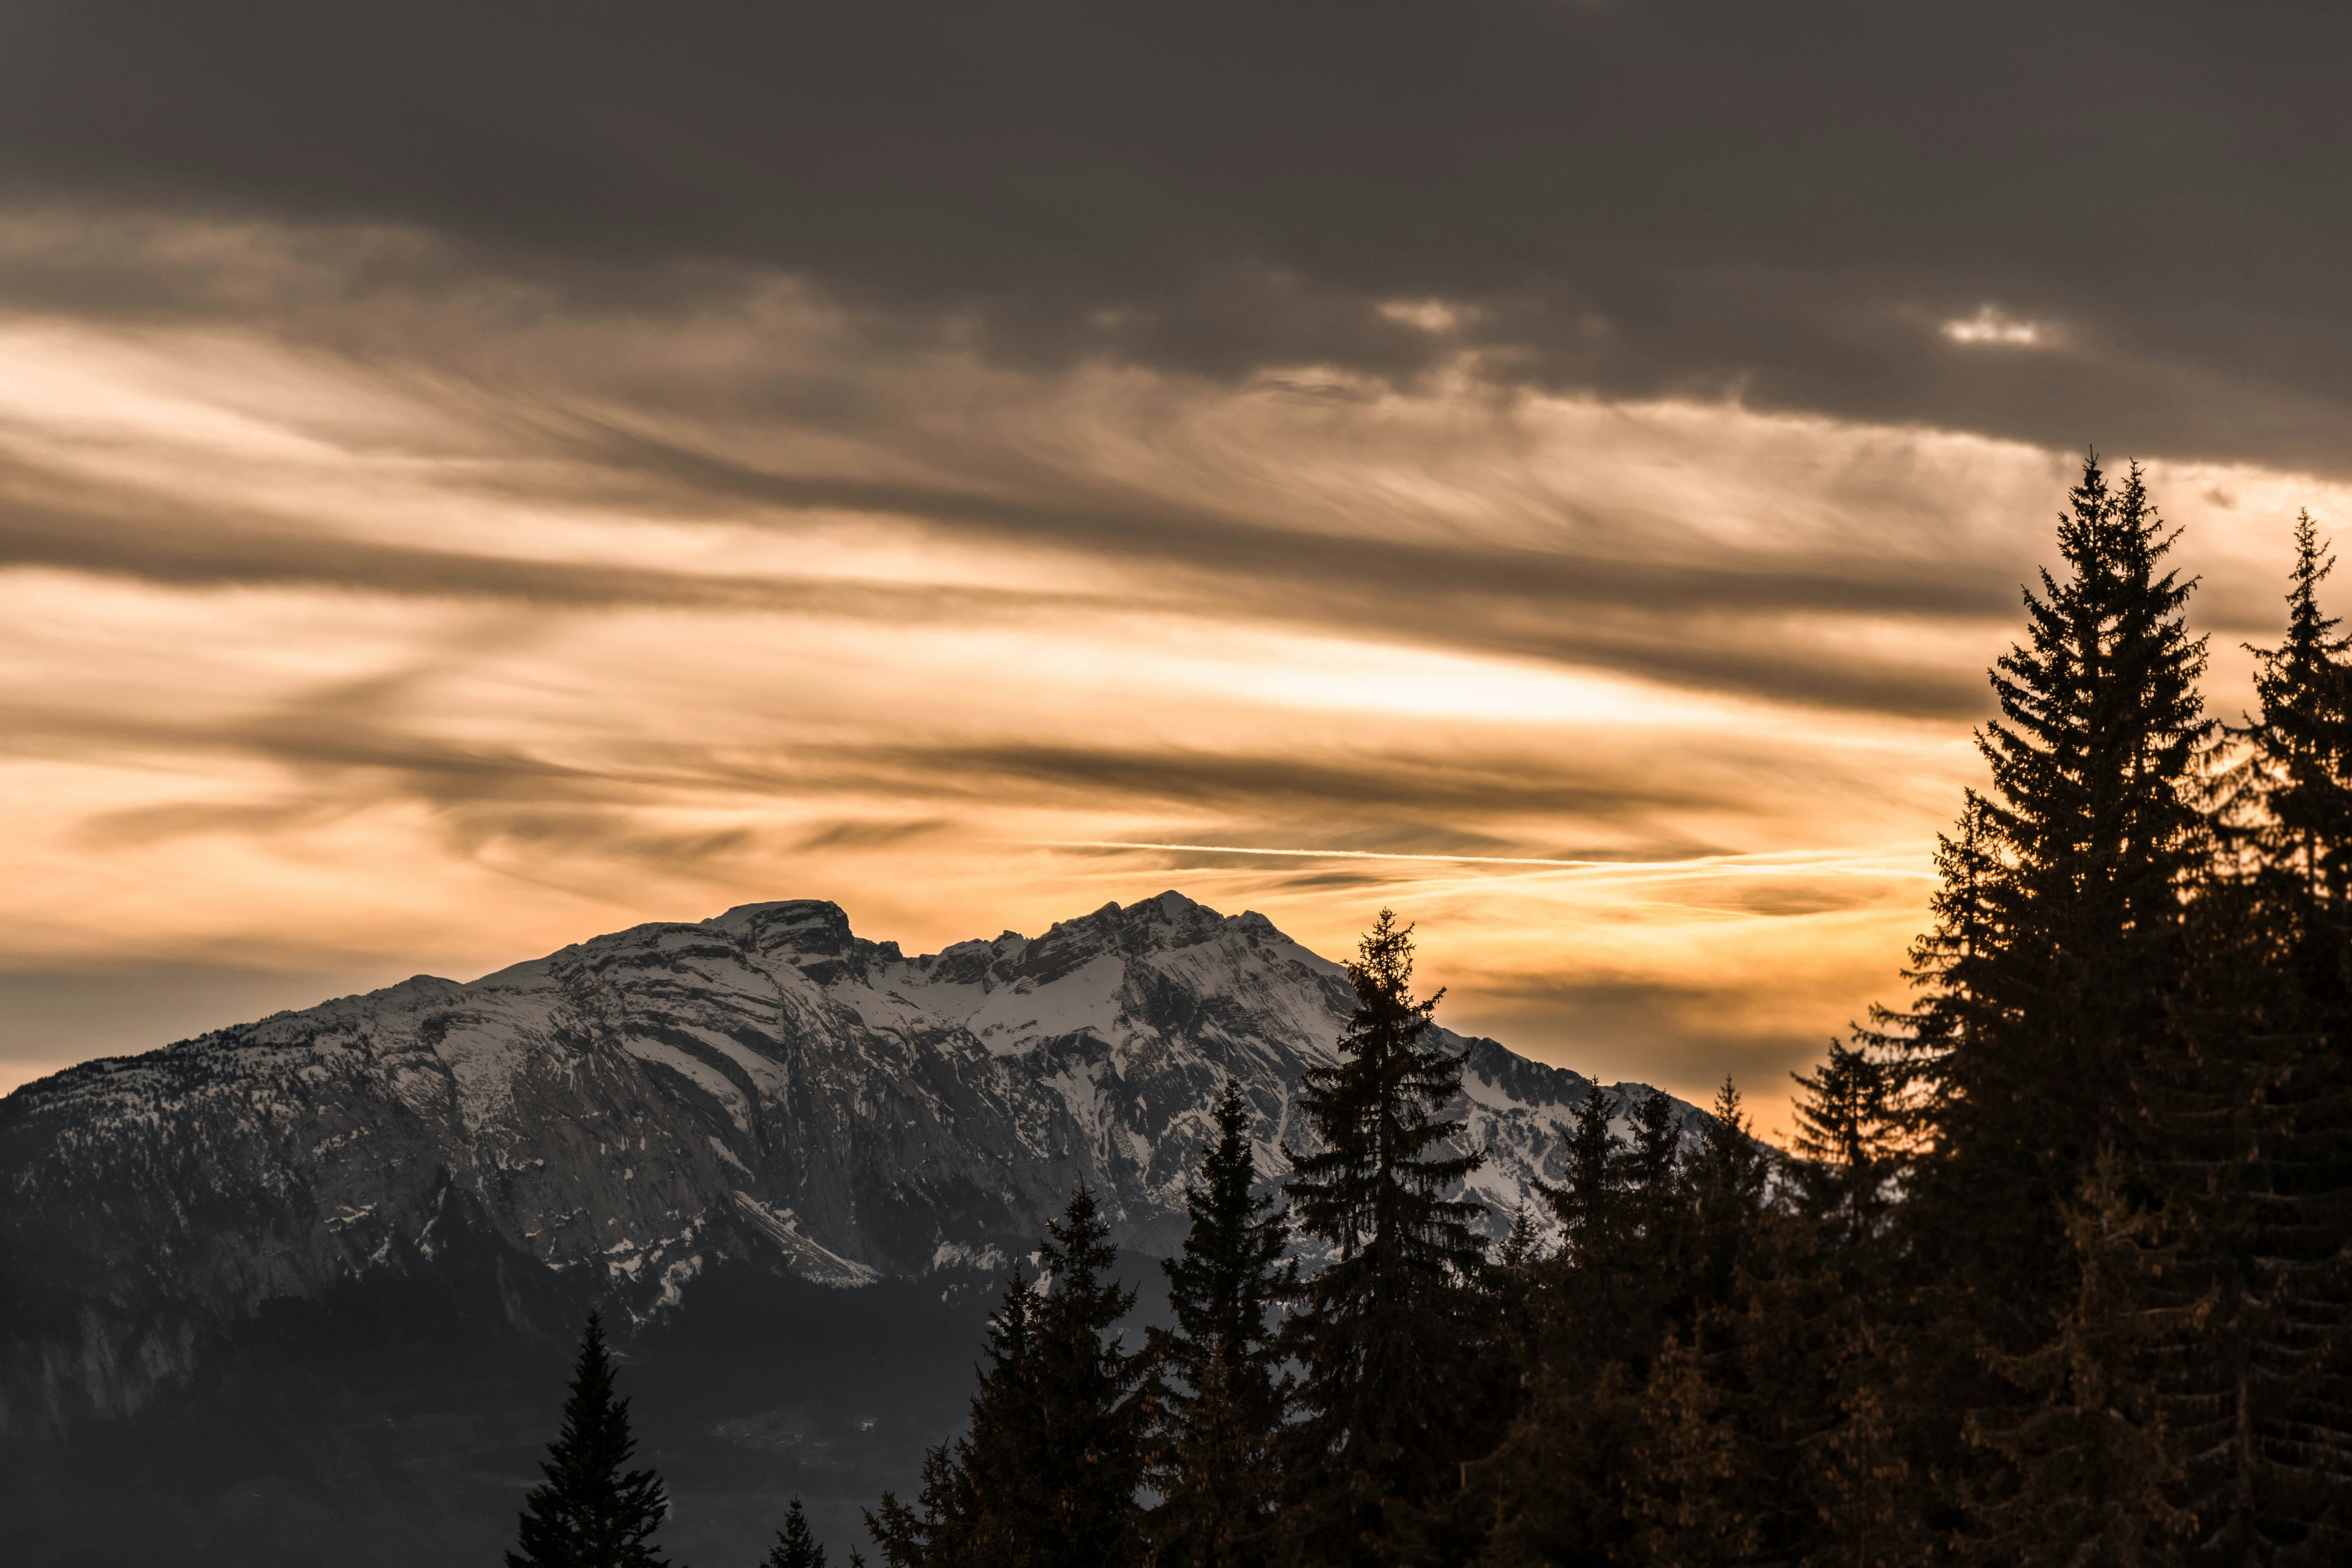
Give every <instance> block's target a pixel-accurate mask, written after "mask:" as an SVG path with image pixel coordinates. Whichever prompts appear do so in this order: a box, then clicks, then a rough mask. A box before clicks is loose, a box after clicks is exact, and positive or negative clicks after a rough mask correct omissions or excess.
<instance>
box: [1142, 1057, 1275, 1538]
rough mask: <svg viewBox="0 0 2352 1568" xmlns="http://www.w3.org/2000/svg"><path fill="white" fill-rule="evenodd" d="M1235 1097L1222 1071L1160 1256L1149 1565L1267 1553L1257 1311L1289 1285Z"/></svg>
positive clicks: (1266, 1454)
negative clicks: (1162, 1295)
mask: <svg viewBox="0 0 2352 1568" xmlns="http://www.w3.org/2000/svg"><path fill="white" fill-rule="evenodd" d="M1255 1174H1256V1170H1255V1163H1254V1161H1253V1159H1252V1145H1251V1142H1250V1139H1249V1108H1248V1106H1247V1104H1246V1103H1245V1102H1244V1100H1243V1099H1242V1092H1241V1086H1240V1085H1239V1084H1237V1083H1236V1082H1234V1080H1233V1079H1226V1080H1225V1089H1224V1093H1223V1096H1222V1097H1221V1098H1220V1099H1219V1100H1218V1102H1217V1139H1216V1142H1214V1143H1213V1144H1212V1145H1211V1146H1210V1149H1209V1151H1208V1153H1207V1154H1206V1156H1205V1157H1204V1158H1203V1159H1202V1163H1201V1174H1200V1180H1199V1181H1198V1182H1197V1183H1188V1184H1186V1185H1185V1189H1184V1206H1185V1209H1186V1211H1187V1212H1188V1213H1189V1214H1190V1215H1191V1216H1192V1228H1191V1229H1190V1231H1188V1232H1187V1233H1186V1235H1185V1237H1184V1250H1183V1252H1182V1253H1181V1255H1180V1256H1178V1257H1176V1258H1169V1259H1167V1260H1166V1261H1165V1262H1163V1263H1162V1264H1161V1265H1160V1268H1161V1269H1162V1270H1163V1271H1164V1272H1165V1273H1166V1274H1167V1276H1168V1304H1169V1308H1170V1310H1171V1312H1172V1313H1173V1314H1174V1315H1175V1319H1176V1325H1175V1327H1174V1328H1173V1329H1172V1330H1154V1331H1152V1334H1151V1348H1152V1352H1153V1361H1154V1363H1155V1366H1154V1373H1153V1383H1152V1395H1153V1397H1152V1402H1153V1405H1154V1406H1155V1407H1156V1411H1157V1421H1156V1430H1155V1431H1154V1433H1153V1442H1152V1447H1153V1455H1152V1463H1151V1468H1150V1481H1151V1484H1152V1486H1153V1488H1154V1489H1156V1490H1157V1491H1158V1492H1159V1494H1160V1498H1161V1502H1160V1506H1159V1507H1158V1508H1157V1509H1155V1510H1152V1513H1151V1516H1150V1535H1151V1542H1152V1550H1151V1560H1152V1562H1153V1563H1154V1564H1155V1565H1160V1568H1247V1565H1252V1564H1258V1563H1265V1562H1267V1561H1269V1559H1270V1553H1271V1550H1272V1540H1271V1536H1272V1528H1273V1523H1274V1519H1273V1515H1274V1510H1275V1506H1276V1499H1277V1495H1278V1489H1279V1483H1280V1472H1279V1468H1278V1466H1277V1462H1276V1460H1277V1454H1276V1449H1277V1446H1278V1441H1279V1439H1280V1436H1281V1433H1282V1426H1283V1422H1284V1417H1285V1412H1286V1405H1287V1402H1288V1397H1289V1385H1288V1380H1287V1378H1286V1377H1285V1376H1284V1375H1283V1374H1282V1373H1281V1371H1280V1369H1279V1366H1278V1364H1277V1362H1278V1356H1277V1352H1276V1349H1275V1331H1274V1329H1273V1327H1272V1326H1271V1325H1270V1324H1269V1323H1268V1321H1267V1314H1268V1313H1269V1312H1270V1311H1272V1310H1274V1309H1275V1308H1276V1306H1278V1305H1279V1304H1280V1302H1281V1300H1283V1298H1284V1297H1285V1296H1286V1294H1288V1293H1289V1292H1291V1291H1293V1290H1295V1289H1297V1271H1296V1269H1295V1268H1292V1267H1290V1266H1287V1265H1286V1264H1285V1263H1284V1261H1283V1256H1282V1255H1283V1249H1284V1247H1286V1244H1287V1242H1288V1240H1289V1225H1288V1221H1287V1219H1286V1216H1285V1215H1282V1214H1280V1213H1278V1212H1269V1211H1272V1210H1273V1209H1274V1207H1275V1201H1274V1199H1273V1198H1272V1197H1271V1196H1265V1195H1260V1194H1255V1193H1253V1192H1252V1190H1251V1183H1252V1180H1253V1178H1254V1177H1255Z"/></svg>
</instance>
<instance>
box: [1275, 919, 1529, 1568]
mask: <svg viewBox="0 0 2352 1568" xmlns="http://www.w3.org/2000/svg"><path fill="white" fill-rule="evenodd" d="M1349 979H1350V980H1351V981H1352V982H1353V983H1354V985H1355V991H1356V1008H1355V1012H1354V1013H1353V1015H1352V1016H1350V1018H1349V1025H1348V1031H1347V1033H1346V1034H1345V1035H1343V1036H1342V1037H1340V1040H1339V1058H1340V1059H1339V1062H1338V1064H1337V1065H1335V1066H1332V1067H1328V1068H1309V1069H1308V1070H1307V1072H1306V1073H1305V1074H1304V1075H1303V1076H1302V1078H1301V1080H1300V1089H1299V1096H1298V1110H1299V1114H1300V1116H1301V1117H1302V1118H1303V1119H1304V1120H1305V1121H1306V1122H1307V1126H1308V1127H1309V1128H1311V1129H1312V1130H1313V1131H1314V1132H1315V1134H1316V1138H1317V1140H1318V1146H1317V1147H1316V1148H1315V1149H1313V1150H1312V1151H1311V1152H1304V1153H1301V1152H1296V1151H1291V1152H1289V1158H1290V1162H1291V1168H1292V1172H1293V1180H1292V1181H1291V1182H1290V1183H1289V1184H1288V1188H1287V1190H1288V1192H1289V1194H1290V1198H1291V1203H1292V1205H1293V1208H1292V1214H1293V1217H1294V1220H1295V1222H1296V1223H1297V1226H1298V1227H1299V1229H1300V1230H1302V1231H1303V1232H1305V1233H1306V1234H1307V1235H1308V1236H1311V1237H1316V1238H1318V1239H1319V1240H1321V1241H1322V1242H1324V1243H1325V1244H1326V1245H1327V1246H1328V1247H1330V1248H1331V1250H1332V1254H1333V1256H1332V1258H1331V1261H1330V1262H1329V1263H1328V1265H1327V1266H1326V1267H1325V1268H1323V1269H1322V1270H1321V1271H1320V1272H1319V1273H1318V1274H1316V1275H1314V1276H1313V1277H1311V1278H1310V1279H1307V1281H1306V1282H1305V1284H1304V1285H1303V1286H1302V1287H1301V1288H1300V1291H1299V1296H1298V1310H1297V1314H1296V1315H1295V1316H1294V1317H1293V1318H1292V1319H1291V1320H1290V1322H1289V1325H1288V1336H1287V1348H1288V1349H1289V1350H1290V1351H1291V1352H1292V1353H1293V1354H1294V1355H1295V1356H1296V1358H1297V1362H1298V1363H1299V1365H1300V1366H1301V1368H1302V1377H1301V1384H1300V1390H1299V1405H1300V1408H1301V1410H1302V1412H1303V1416H1304V1418H1303V1419H1302V1420H1301V1421H1300V1422H1298V1423H1297V1426H1296V1433H1295V1442H1296V1452H1295V1453H1294V1457H1293V1464H1292V1468H1291V1476H1290V1478H1289V1485H1288V1488H1287V1491H1286V1499H1287V1501H1286V1510H1285V1511H1286V1517H1285V1521H1284V1522H1285V1533H1286V1537H1287V1538H1288V1541H1289V1550H1290V1552H1292V1554H1293V1555H1294V1557H1295V1558H1297V1559H1298V1560H1302V1561H1307V1562H1313V1563H1324V1564H1330V1565H1333V1568H1337V1565H1339V1564H1343V1563H1356V1562H1365V1561H1370V1558H1371V1554H1372V1552H1373V1550H1374V1549H1373V1546H1372V1544H1371V1543H1372V1542H1374V1541H1375V1539H1376V1538H1377V1537H1378V1536H1379V1535H1380V1534H1381V1531H1383V1530H1386V1529H1389V1528H1391V1527H1392V1526H1393V1525H1394V1524H1395V1523H1396V1521H1397V1520H1396V1518H1394V1517H1391V1515H1392V1514H1394V1515H1396V1516H1397V1517H1402V1513H1403V1512H1407V1511H1410V1510H1411V1509H1412V1506H1413V1505H1414V1504H1416V1503H1418V1502H1419V1501H1420V1500H1423V1499H1425V1498H1427V1497H1429V1496H1431V1495H1432V1494H1433V1493H1435V1492H1436V1491H1437V1490H1438V1489H1440V1488H1441V1487H1444V1488H1446V1489H1451V1488H1452V1487H1453V1486H1454V1483H1455V1480H1456V1467H1457V1465H1458V1464H1459V1463H1460V1462H1461V1461H1462V1460H1464V1459H1466V1458H1470V1457H1471V1456H1470V1453H1469V1452H1468V1450H1469V1449H1471V1448H1472V1447H1475V1445H1476V1444H1477V1443H1478V1442H1479V1441H1480V1438H1479V1437H1478V1436H1475V1433H1476V1431H1477V1430H1478V1428H1479V1427H1481V1426H1484V1425H1485V1424H1486V1421H1487V1420H1488V1419H1489V1418H1490V1416H1491V1411H1489V1410H1486V1409H1482V1408H1480V1401H1479V1400H1477V1399H1476V1398H1475V1397H1474V1396H1473V1394H1472V1390H1471V1385H1470V1379H1471V1377H1472V1375H1473V1370H1474V1368H1475V1365H1476V1356H1477V1352H1478V1348H1479V1345H1478V1340H1479V1337H1480V1336H1479V1334H1478V1333H1476V1332H1472V1331H1468V1329H1469V1324H1468V1323H1467V1322H1466V1321H1465V1318H1471V1317H1475V1314H1477V1312H1478V1311H1479V1307H1478V1303H1477V1297H1478V1295H1479V1293H1478V1292H1476V1291H1474V1290H1472V1289H1468V1288H1467V1287H1468V1286H1469V1284H1470V1283H1471V1282H1472V1281H1473V1280H1474V1279H1475V1277H1476V1275H1477V1272H1478V1270H1479V1268H1480V1266H1481V1265H1482V1263H1483V1261H1484V1259H1485V1256H1486V1247H1485V1243H1484V1241H1483V1240H1482V1238H1481V1237H1479V1235H1478V1234H1477V1232H1476V1231H1475V1230H1474V1229H1473V1228H1472V1224H1473V1221H1474V1220H1475V1218H1476V1217H1477V1216H1478V1215H1480V1214H1481V1213H1482V1212H1483V1211H1482V1210H1481V1208H1480V1206H1479V1205H1476V1204H1473V1203H1466V1202H1464V1201H1462V1200H1460V1199H1456V1198H1449V1197H1447V1196H1445V1195H1444V1194H1446V1193H1447V1192H1448V1191H1449V1190H1451V1189H1453V1188H1454V1187H1455V1186H1457V1185H1458V1184H1460V1183H1461V1182H1462V1181H1463V1179H1464V1178H1465V1177H1466V1176H1468V1175H1469V1174H1470V1173H1473V1172H1474V1171H1475V1170H1477V1169H1478V1167H1479V1166H1480V1165H1481V1164H1482V1163H1484V1160H1485V1156H1484V1155H1483V1154H1477V1153H1473V1154H1459V1155H1454V1154H1445V1153H1443V1152H1441V1149H1442V1146H1443V1145H1444V1142H1445V1141H1446V1140H1448V1139H1450V1138H1453V1137H1454V1136H1455V1135H1457V1134H1458V1133H1460V1131H1462V1128H1463V1123H1462V1122H1460V1121H1451V1120H1447V1119H1445V1118H1444V1116H1443V1111H1444V1108H1445V1107H1446V1106H1447V1105H1448V1104H1449V1103H1451V1102H1452V1101H1453V1100H1454V1097H1455V1096H1456V1095H1458V1094H1459V1093H1460V1091H1461V1086H1462V1061H1461V1058H1458V1057H1456V1056H1454V1055H1453V1054H1452V1053H1450V1052H1448V1051H1447V1050H1445V1049H1444V1047H1443V1046H1442V1045H1439V1044H1437V1043H1436V1042H1434V1041H1433V1040H1432V1039H1430V1037H1429V1028H1430V1015H1431V1014H1432V1013H1433V1011H1435V1009H1436V1006H1437V1003H1438V997H1437V996H1430V997H1427V998H1424V999H1422V1000H1415V999H1414V998H1413V996H1412V928H1410V927H1400V926H1399V925H1398V924H1397V923H1396V916H1395V913H1394V912H1393V911H1392V910H1381V914H1380V919H1379V921H1378V922H1377V923H1376V924H1375V925H1374V926H1373V928H1372V930H1371V931H1370V932H1369V933H1368V934H1367V935H1366V936H1365V937H1364V939H1363V941H1362V942H1361V944H1360V947H1359V949H1358V954H1357V959H1356V962H1355V963H1351V964H1349ZM1441 994H1442V993H1441Z"/></svg>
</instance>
